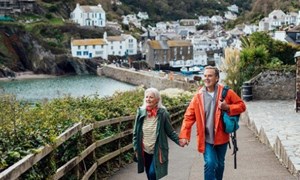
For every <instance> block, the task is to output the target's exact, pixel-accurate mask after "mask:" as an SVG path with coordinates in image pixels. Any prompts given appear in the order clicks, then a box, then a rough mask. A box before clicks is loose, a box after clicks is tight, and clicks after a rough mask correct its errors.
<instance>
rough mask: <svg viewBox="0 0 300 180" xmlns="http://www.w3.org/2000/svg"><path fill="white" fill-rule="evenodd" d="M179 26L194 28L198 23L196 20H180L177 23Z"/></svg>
mask: <svg viewBox="0 0 300 180" xmlns="http://www.w3.org/2000/svg"><path fill="white" fill-rule="evenodd" d="M179 23H180V25H181V26H195V25H196V24H198V23H199V20H198V19H181V20H180V21H179Z"/></svg>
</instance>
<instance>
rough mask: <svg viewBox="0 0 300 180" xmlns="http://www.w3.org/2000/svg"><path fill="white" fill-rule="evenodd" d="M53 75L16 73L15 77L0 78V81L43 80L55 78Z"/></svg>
mask: <svg viewBox="0 0 300 180" xmlns="http://www.w3.org/2000/svg"><path fill="white" fill-rule="evenodd" d="M55 77H57V76H55V75H49V74H33V73H31V72H22V73H17V74H16V77H5V78H0V81H14V80H25V79H43V78H55Z"/></svg>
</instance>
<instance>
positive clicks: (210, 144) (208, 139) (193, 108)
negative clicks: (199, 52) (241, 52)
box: [179, 66, 246, 180]
mask: <svg viewBox="0 0 300 180" xmlns="http://www.w3.org/2000/svg"><path fill="white" fill-rule="evenodd" d="M219 78H220V76H219V70H218V69H217V68H216V67H212V66H207V67H205V69H204V78H203V81H204V86H203V87H201V88H200V89H199V90H198V92H197V93H196V94H195V95H194V97H193V99H192V100H191V102H190V104H189V107H188V108H187V110H186V112H185V114H184V120H183V123H182V127H181V131H180V135H179V138H180V145H182V146H183V145H187V144H188V142H189V140H190V136H191V128H192V126H193V124H194V123H195V122H196V127H197V143H198V151H199V152H200V153H203V157H204V178H205V180H215V179H217V180H221V179H222V178H223V172H224V161H225V154H226V150H227V144H228V142H229V134H228V133H226V132H225V131H224V125H223V122H222V120H221V111H222V110H225V111H227V112H228V114H229V115H230V116H231V115H238V114H240V113H242V112H244V111H245V110H246V106H245V104H244V102H243V101H242V100H241V98H240V97H239V96H238V95H237V94H236V93H235V92H234V91H233V90H231V89H229V90H228V93H227V96H226V98H225V100H224V101H223V102H221V98H222V90H223V88H224V86H223V85H220V84H218V81H219Z"/></svg>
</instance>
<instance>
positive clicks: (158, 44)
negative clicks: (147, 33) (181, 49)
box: [148, 41, 169, 49]
mask: <svg viewBox="0 0 300 180" xmlns="http://www.w3.org/2000/svg"><path fill="white" fill-rule="evenodd" d="M148 43H149V46H150V47H151V48H152V49H169V47H168V44H167V43H166V41H149V42H148Z"/></svg>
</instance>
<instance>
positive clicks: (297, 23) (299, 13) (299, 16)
mask: <svg viewBox="0 0 300 180" xmlns="http://www.w3.org/2000/svg"><path fill="white" fill-rule="evenodd" d="M299 24H300V11H298V15H297V19H296V25H297V26H298V25H299Z"/></svg>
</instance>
